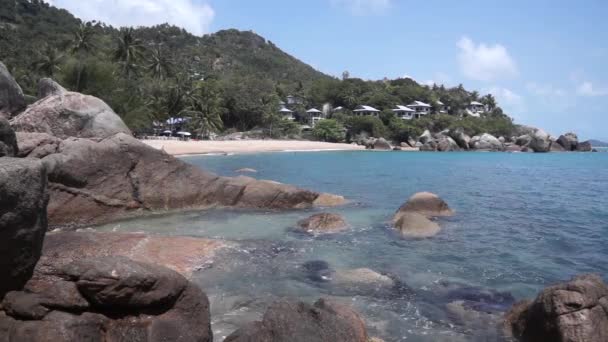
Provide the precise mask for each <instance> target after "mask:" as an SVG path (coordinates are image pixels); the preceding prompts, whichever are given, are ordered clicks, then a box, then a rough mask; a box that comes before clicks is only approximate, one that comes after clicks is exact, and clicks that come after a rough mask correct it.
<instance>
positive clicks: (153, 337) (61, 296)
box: [0, 257, 212, 342]
mask: <svg viewBox="0 0 608 342" xmlns="http://www.w3.org/2000/svg"><path fill="white" fill-rule="evenodd" d="M30 282H33V283H35V284H36V286H33V285H30V283H28V286H26V289H25V290H24V291H20V292H11V293H10V294H9V295H7V296H6V298H5V299H4V301H3V303H2V308H3V310H4V314H2V311H0V332H1V331H2V329H3V328H4V329H6V330H8V331H10V334H7V335H6V336H7V337H6V338H5V339H4V340H3V341H7V342H13V341H14V342H17V341H32V342H38V341H40V342H42V341H44V342H46V341H54V342H68V341H142V342H148V341H149V342H160V341H183V342H190V341H192V342H194V341H201V342H210V341H212V333H211V324H210V313H209V300H208V299H207V296H206V295H205V294H204V293H203V292H202V291H201V290H200V289H199V288H198V287H197V286H196V285H194V284H192V283H190V282H188V281H187V280H186V279H185V278H184V277H182V276H181V275H179V274H178V273H176V272H174V271H171V270H169V269H166V268H164V267H162V266H157V265H152V264H144V263H138V262H135V261H132V260H130V259H128V258H124V257H106V258H94V259H86V258H84V259H81V260H78V261H75V262H73V263H71V264H68V265H66V266H65V267H63V268H62V269H59V270H54V271H53V272H52V273H47V274H44V275H43V277H42V278H40V279H36V280H34V279H33V280H32V281H30ZM56 284H60V287H61V291H58V290H57V286H56ZM66 295H67V296H66Z"/></svg>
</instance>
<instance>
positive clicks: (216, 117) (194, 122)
mask: <svg viewBox="0 0 608 342" xmlns="http://www.w3.org/2000/svg"><path fill="white" fill-rule="evenodd" d="M186 102H187V105H186V109H184V110H182V111H181V112H180V116H182V117H190V126H191V127H192V128H193V130H194V131H195V132H196V133H197V136H207V135H209V133H211V132H217V131H219V130H221V129H222V128H223V126H224V124H223V122H222V114H223V112H224V108H223V107H222V105H221V103H222V98H221V96H220V93H219V91H218V88H217V87H216V86H215V83H214V82H203V83H200V84H199V85H198V86H197V87H196V88H195V89H194V91H193V92H191V93H189V94H188V95H186Z"/></svg>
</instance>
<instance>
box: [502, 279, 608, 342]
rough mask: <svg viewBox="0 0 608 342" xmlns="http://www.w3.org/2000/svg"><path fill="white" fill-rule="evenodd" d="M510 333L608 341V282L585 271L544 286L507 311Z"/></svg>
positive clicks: (527, 340) (528, 339)
mask: <svg viewBox="0 0 608 342" xmlns="http://www.w3.org/2000/svg"><path fill="white" fill-rule="evenodd" d="M505 328H506V330H507V333H509V334H511V335H512V336H513V337H515V338H517V339H518V340H519V341H522V342H533V341H534V342H535V341H555V342H566V341H585V342H604V341H608V285H607V284H606V283H605V282H604V281H603V280H602V278H601V277H599V276H597V275H582V276H579V277H576V278H574V279H572V280H571V281H569V282H567V283H562V284H558V285H555V286H551V287H548V288H546V289H544V290H543V291H542V292H541V293H540V294H539V295H538V297H536V299H535V300H534V301H533V302H531V301H523V302H520V303H518V304H516V305H515V306H514V307H513V308H512V309H511V311H510V312H509V313H507V314H506V315H505Z"/></svg>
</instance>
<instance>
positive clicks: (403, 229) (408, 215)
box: [395, 212, 441, 238]
mask: <svg viewBox="0 0 608 342" xmlns="http://www.w3.org/2000/svg"><path fill="white" fill-rule="evenodd" d="M395 229H397V230H398V231H399V232H400V233H401V235H402V236H403V237H411V238H428V237H433V236H435V235H437V234H438V233H439V231H440V230H441V228H440V227H439V225H438V224H437V223H435V222H433V221H431V220H429V219H428V218H427V217H426V216H424V215H421V214H418V213H414V212H404V213H401V214H400V215H399V219H398V220H397V221H396V222H395Z"/></svg>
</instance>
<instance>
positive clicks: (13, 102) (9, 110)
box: [0, 62, 26, 118]
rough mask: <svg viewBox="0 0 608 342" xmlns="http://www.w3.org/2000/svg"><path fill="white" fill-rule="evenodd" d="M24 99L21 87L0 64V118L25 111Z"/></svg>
mask: <svg viewBox="0 0 608 342" xmlns="http://www.w3.org/2000/svg"><path fill="white" fill-rule="evenodd" d="M25 106H26V103H25V97H24V96H23V91H22V90H21V87H20V86H19V84H17V82H16V81H15V79H14V78H13V76H12V75H11V74H10V73H9V72H8V69H7V68H6V66H5V65H4V64H2V62H0V117H1V116H4V117H6V118H10V117H11V116H13V115H15V114H17V113H19V112H21V111H22V110H24V109H25Z"/></svg>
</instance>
